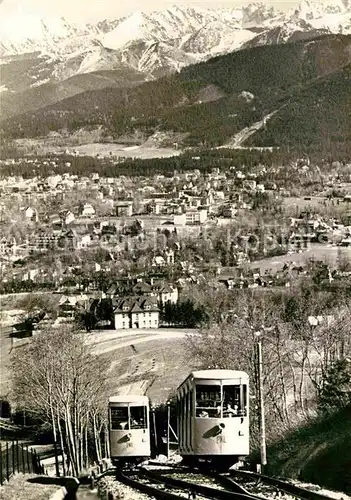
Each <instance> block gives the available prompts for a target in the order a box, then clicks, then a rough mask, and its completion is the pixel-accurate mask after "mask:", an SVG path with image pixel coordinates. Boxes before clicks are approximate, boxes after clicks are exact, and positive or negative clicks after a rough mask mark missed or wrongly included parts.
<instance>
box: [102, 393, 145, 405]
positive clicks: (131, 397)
mask: <svg viewBox="0 0 351 500" xmlns="http://www.w3.org/2000/svg"><path fill="white" fill-rule="evenodd" d="M108 402H109V403H143V404H145V405H147V404H148V403H149V398H148V397H147V396H140V395H138V394H125V395H121V396H111V397H110V398H109V400H108Z"/></svg>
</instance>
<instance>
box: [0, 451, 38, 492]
mask: <svg viewBox="0 0 351 500" xmlns="http://www.w3.org/2000/svg"><path fill="white" fill-rule="evenodd" d="M16 472H23V473H24V474H25V473H34V474H43V473H44V468H43V466H42V465H41V463H40V459H39V457H38V455H37V453H36V452H35V450H33V449H30V450H29V449H28V445H24V444H20V443H18V441H11V442H8V441H6V443H0V485H3V483H4V481H8V480H9V479H10V477H11V476H12V475H13V474H15V473H16Z"/></svg>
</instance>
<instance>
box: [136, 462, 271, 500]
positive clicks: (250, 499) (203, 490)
mask: <svg viewBox="0 0 351 500" xmlns="http://www.w3.org/2000/svg"><path fill="white" fill-rule="evenodd" d="M140 474H141V475H142V476H144V477H146V478H148V479H150V480H152V481H157V482H159V483H164V484H166V485H167V486H171V487H178V488H181V489H186V490H190V491H194V492H196V493H198V494H200V495H204V496H207V497H208V498H214V499H218V500H226V499H230V500H258V499H259V500H262V499H261V498H260V497H257V496H255V495H244V494H243V493H238V492H235V491H228V490H226V489H224V490H222V489H218V488H213V487H210V486H205V485H202V484H196V483H194V482H188V481H185V480H183V479H176V478H174V477H165V476H164V475H163V474H160V473H158V472H155V471H150V470H147V469H140ZM216 479H217V480H218V482H221V481H220V479H219V478H218V477H216Z"/></svg>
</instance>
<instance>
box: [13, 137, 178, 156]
mask: <svg viewBox="0 0 351 500" xmlns="http://www.w3.org/2000/svg"><path fill="white" fill-rule="evenodd" d="M73 139H75V140H72V138H65V137H56V136H55V137H52V138H51V137H41V138H37V139H17V140H16V141H15V142H16V145H17V146H18V147H19V148H20V149H23V151H25V152H28V153H30V152H32V153H35V154H36V155H39V156H40V155H47V154H49V153H54V154H55V153H58V154H59V153H64V152H66V151H67V150H68V151H69V152H71V153H73V152H74V151H77V152H78V153H79V154H80V155H82V156H98V155H99V156H102V157H111V156H115V157H120V158H122V157H124V158H140V159H146V158H168V157H170V156H178V155H180V154H181V150H176V149H173V148H157V147H152V146H148V145H142V144H141V145H133V146H130V145H127V144H116V143H102V142H93V140H94V139H90V141H89V139H88V138H87V139H88V140H86V143H82V142H84V141H83V140H82V137H76V138H74V137H73Z"/></svg>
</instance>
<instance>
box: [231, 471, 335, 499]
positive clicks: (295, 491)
mask: <svg viewBox="0 0 351 500" xmlns="http://www.w3.org/2000/svg"><path fill="white" fill-rule="evenodd" d="M231 474H232V475H233V476H239V477H243V478H246V479H256V480H257V481H262V482H264V483H267V484H270V485H272V486H276V487H277V488H279V489H280V490H282V491H285V492H286V493H290V494H292V495H294V496H295V497H298V498H301V499H302V500H326V499H329V498H330V497H327V496H325V495H321V494H320V493H316V492H314V491H310V490H307V489H306V488H301V487H300V486H296V485H295V484H292V483H288V482H286V481H283V480H282V479H278V478H275V477H270V476H264V475H262V474H258V473H256V472H249V471H241V470H236V471H231Z"/></svg>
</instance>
